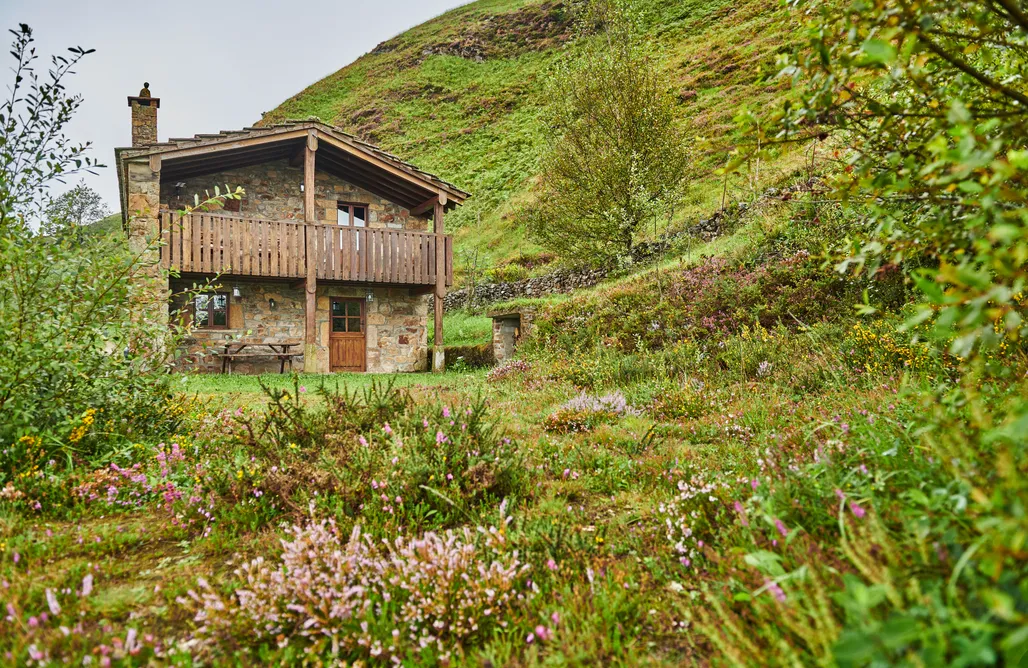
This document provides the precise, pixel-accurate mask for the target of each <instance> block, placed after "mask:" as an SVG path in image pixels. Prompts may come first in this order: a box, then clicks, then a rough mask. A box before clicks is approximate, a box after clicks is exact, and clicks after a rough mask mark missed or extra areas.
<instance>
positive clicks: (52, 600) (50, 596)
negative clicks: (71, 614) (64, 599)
mask: <svg viewBox="0 0 1028 668" xmlns="http://www.w3.org/2000/svg"><path fill="white" fill-rule="evenodd" d="M46 605H47V607H49V608H50V612H51V613H53V614H55V615H59V614H61V606H60V605H58V603H57V595H56V594H54V590H53V589H50V588H47V590H46Z"/></svg>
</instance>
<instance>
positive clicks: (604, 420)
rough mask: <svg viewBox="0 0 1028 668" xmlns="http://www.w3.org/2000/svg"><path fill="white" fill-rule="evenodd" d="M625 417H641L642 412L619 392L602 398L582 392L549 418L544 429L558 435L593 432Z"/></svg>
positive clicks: (616, 391)
mask: <svg viewBox="0 0 1028 668" xmlns="http://www.w3.org/2000/svg"><path fill="white" fill-rule="evenodd" d="M625 415H640V411H639V410H638V409H636V408H634V407H632V406H630V405H629V404H628V401H627V400H626V399H625V395H624V394H622V393H621V392H620V391H619V390H615V391H614V392H611V393H610V394H605V395H603V396H602V397H594V396H591V395H588V394H586V393H585V392H582V393H581V394H580V395H578V396H577V397H574V398H572V399H569V400H568V401H566V402H565V403H564V404H562V405H561V406H560V407H559V408H558V409H557V410H556V411H555V412H554V413H553V414H551V415H550V416H549V417H547V418H546V420H545V421H544V423H543V427H544V428H545V429H546V431H550V432H554V433H558V434H569V433H575V432H582V431H592V430H593V429H595V428H596V427H597V426H599V425H601V424H610V423H612V422H616V421H617V420H619V419H620V418H621V417H623V416H625Z"/></svg>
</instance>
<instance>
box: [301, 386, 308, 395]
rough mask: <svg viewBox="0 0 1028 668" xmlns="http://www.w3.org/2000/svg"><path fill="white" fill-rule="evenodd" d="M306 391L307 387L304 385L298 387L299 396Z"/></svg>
mask: <svg viewBox="0 0 1028 668" xmlns="http://www.w3.org/2000/svg"><path fill="white" fill-rule="evenodd" d="M306 391H307V386H306V385H301V386H300V394H303V393H304V392H306Z"/></svg>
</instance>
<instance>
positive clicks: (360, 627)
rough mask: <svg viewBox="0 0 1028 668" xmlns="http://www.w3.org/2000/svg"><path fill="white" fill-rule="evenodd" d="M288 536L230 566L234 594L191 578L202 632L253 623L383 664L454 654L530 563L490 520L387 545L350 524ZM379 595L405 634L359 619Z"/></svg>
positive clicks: (213, 636) (510, 597) (511, 602)
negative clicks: (268, 557)
mask: <svg viewBox="0 0 1028 668" xmlns="http://www.w3.org/2000/svg"><path fill="white" fill-rule="evenodd" d="M507 522H509V520H507V521H505V524H506V523H507ZM289 534H290V538H289V539H287V540H284V541H283V542H282V546H283V552H282V555H281V557H280V561H279V562H277V563H274V564H272V563H268V562H266V561H265V560H264V559H262V558H258V559H255V560H253V561H251V562H248V563H245V564H243V565H242V567H240V568H239V569H238V570H237V571H236V573H237V576H238V577H239V579H240V580H241V584H242V586H241V587H239V588H238V589H236V591H235V592H234V594H233V595H232V598H230V599H224V598H222V597H221V596H220V595H219V594H218V593H217V592H216V591H215V590H214V589H213V588H211V586H210V585H209V584H208V583H207V582H206V581H203V580H202V579H198V580H197V584H198V585H199V588H200V591H199V592H195V591H191V592H189V599H180V602H182V603H186V604H191V605H192V606H193V607H194V609H195V610H196V616H195V620H196V622H197V623H198V624H199V629H198V635H199V636H200V637H201V638H204V639H205V640H207V641H208V642H212V643H214V642H217V641H218V638H220V637H222V636H228V635H233V634H235V633H237V632H238V629H252V630H253V631H254V632H256V633H257V635H258V636H259V637H261V638H264V639H276V638H278V637H279V636H280V635H283V636H285V637H286V638H287V641H288V639H289V638H290V637H293V638H297V639H299V640H301V641H302V642H312V643H313V642H319V641H320V640H322V639H326V640H327V641H328V642H329V643H330V644H331V647H332V650H333V654H334V655H337V656H338V655H339V654H345V655H354V654H359V655H364V656H367V657H373V658H374V660H375V662H376V663H388V662H389V661H391V660H392V661H396V660H398V659H401V657H410V656H412V655H417V653H418V652H421V651H422V650H425V649H429V648H430V649H432V650H434V651H437V652H439V653H445V652H448V651H452V649H453V648H455V647H458V646H461V645H462V644H463V642H464V641H465V640H466V639H467V638H468V637H470V636H471V635H472V634H476V633H479V632H481V631H485V630H486V629H485V628H484V627H486V626H491V625H493V624H501V625H506V622H505V621H504V620H503V615H504V614H505V613H508V612H509V611H510V610H511V609H512V608H513V607H514V606H515V605H517V603H518V601H520V600H521V599H522V598H523V596H524V594H522V593H520V592H523V591H524V587H525V586H526V584H527V583H525V581H524V580H523V576H524V573H525V572H526V571H527V569H528V566H527V565H526V564H523V563H522V562H521V561H520V560H519V558H518V553H517V551H516V550H509V549H507V547H506V545H505V541H506V538H505V536H506V532H505V531H503V530H497V529H496V528H495V527H490V528H489V529H485V528H479V529H478V532H477V533H476V532H472V531H471V530H470V529H464V530H462V531H460V532H454V531H447V532H446V533H445V534H436V533H433V532H428V533H425V534H424V535H423V536H421V537H419V538H409V537H404V536H398V537H396V538H395V539H393V540H392V541H391V542H390V541H374V540H372V539H371V538H370V537H368V536H365V535H362V533H361V531H360V528H359V527H356V528H354V530H353V532H352V534H351V535H350V538H349V540H348V541H344V540H343V539H342V538H341V536H340V535H339V534H338V532H337V529H336V526H335V524H334V522H332V521H331V520H325V521H321V522H317V523H314V522H312V523H310V524H307V525H306V526H302V527H301V526H293V527H292V528H291V529H290V530H289ZM387 601H388V602H389V606H390V608H391V610H392V611H393V612H392V613H391V614H393V616H394V619H395V622H396V627H397V629H403V633H401V632H399V630H396V629H391V630H388V631H387V630H381V631H379V630H376V629H372V628H370V627H369V626H368V624H367V623H366V622H363V621H362V620H363V619H364V616H365V615H366V614H367V613H366V611H367V610H374V609H379V608H380V607H381V606H382V605H384V604H385V602H387ZM547 632H549V630H548V629H547ZM376 633H381V634H382V635H381V636H380V637H379V636H376V635H375V634H376ZM277 642H281V641H277Z"/></svg>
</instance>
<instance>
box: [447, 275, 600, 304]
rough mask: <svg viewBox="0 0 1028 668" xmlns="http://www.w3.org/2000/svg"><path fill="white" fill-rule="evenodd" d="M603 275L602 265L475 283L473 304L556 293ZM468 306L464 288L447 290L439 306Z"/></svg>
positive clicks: (575, 288) (582, 286)
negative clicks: (520, 279)
mask: <svg viewBox="0 0 1028 668" xmlns="http://www.w3.org/2000/svg"><path fill="white" fill-rule="evenodd" d="M606 276H607V271H606V270H603V269H560V270H558V271H555V272H553V273H551V274H546V275H545V276H536V277H535V278H526V279H525V280H523V281H515V282H513V283H485V284H483V285H478V286H475V301H474V304H475V305H479V306H480V305H482V304H493V303H496V302H503V301H508V300H511V299H518V298H520V297H539V296H541V295H550V294H559V293H565V292H571V291H572V290H578V289H580V288H587V287H590V286H593V285H596V284H597V283H599V282H600V281H602V280H603V279H604V278H605V277H606ZM466 306H468V289H467V288H461V289H460V290H454V291H453V292H449V293H447V295H446V297H445V298H444V299H443V308H444V309H445V310H447V311H450V310H453V309H457V308H464V307H466Z"/></svg>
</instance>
